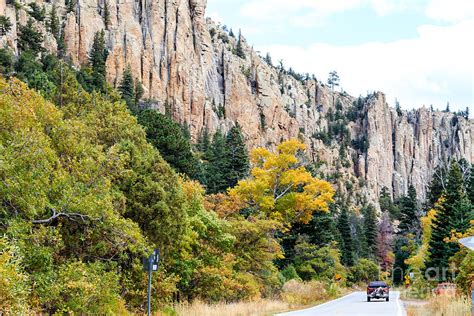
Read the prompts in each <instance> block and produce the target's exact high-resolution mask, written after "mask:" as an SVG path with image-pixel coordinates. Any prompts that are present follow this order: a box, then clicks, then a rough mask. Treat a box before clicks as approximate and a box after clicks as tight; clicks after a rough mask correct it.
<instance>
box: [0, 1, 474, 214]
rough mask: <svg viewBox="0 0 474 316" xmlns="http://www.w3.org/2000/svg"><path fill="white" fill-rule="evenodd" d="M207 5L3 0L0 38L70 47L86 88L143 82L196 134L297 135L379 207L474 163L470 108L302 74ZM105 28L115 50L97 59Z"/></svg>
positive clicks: (324, 168)
mask: <svg viewBox="0 0 474 316" xmlns="http://www.w3.org/2000/svg"><path fill="white" fill-rule="evenodd" d="M205 12H206V1H204V0H191V1H185V0H183V1H181V0H180V1H170V0H155V1H144V0H139V1H125V2H116V1H109V0H99V1H97V0H81V1H75V0H74V1H62V0H51V1H43V0H38V1H31V0H16V1H5V0H4V1H0V15H1V16H3V17H4V23H3V24H4V27H3V29H2V30H3V31H2V32H1V33H0V43H1V44H2V47H8V49H10V50H11V51H12V53H13V54H14V55H15V56H18V55H19V53H21V51H23V50H24V49H25V46H27V45H30V44H31V45H33V46H35V49H42V50H45V51H47V52H49V53H52V54H55V55H59V56H61V57H62V58H64V59H65V60H67V61H68V62H70V63H71V64H72V65H73V66H74V67H75V69H82V71H81V72H82V74H81V79H80V82H81V83H82V84H84V85H86V86H90V85H91V84H92V83H94V84H99V85H100V83H101V82H108V83H109V84H111V85H112V86H114V87H115V88H119V87H120V83H121V82H122V78H124V77H127V76H128V77H129V78H132V79H133V80H134V81H138V82H140V83H141V85H140V91H138V92H140V93H138V97H139V99H141V102H142V103H146V104H148V105H149V106H150V107H152V108H154V109H158V110H159V111H160V112H161V113H164V114H165V113H166V114H167V115H168V116H169V117H171V118H172V119H173V120H174V121H175V122H178V123H179V124H180V125H183V126H184V125H186V126H187V130H188V131H189V134H190V135H191V139H192V140H193V142H196V141H197V140H198V138H200V137H202V136H203V134H204V133H206V132H207V133H209V134H210V136H212V135H213V134H214V133H215V132H216V131H217V130H221V132H222V133H224V134H225V133H227V132H228V131H229V130H230V129H231V128H232V127H233V126H234V125H236V123H238V124H239V125H240V126H241V129H242V135H243V139H244V141H245V143H246V146H247V148H248V149H249V150H250V149H252V148H255V147H260V146H262V147H265V148H269V149H272V150H274V149H275V148H276V146H277V145H278V144H279V143H280V142H281V141H282V140H287V139H290V138H298V139H300V140H301V141H303V142H304V143H305V145H306V147H307V152H308V159H309V161H310V162H312V163H314V164H316V165H317V166H318V168H319V169H320V176H321V177H323V178H325V179H326V180H328V181H331V182H332V183H334V184H335V185H337V186H338V187H340V190H341V191H343V192H344V194H346V195H347V196H348V197H349V198H350V200H351V202H352V203H354V204H358V205H359V206H361V205H362V204H363V200H364V199H365V198H367V199H368V201H369V202H370V203H372V204H374V205H375V206H376V208H377V209H379V206H378V195H379V193H380V191H381V190H382V188H383V187H387V189H388V190H389V193H390V194H391V195H392V197H393V198H399V197H401V196H402V195H405V194H407V193H408V187H409V186H410V185H413V187H414V188H415V189H416V192H417V194H418V196H419V197H420V198H422V199H424V198H425V197H426V186H427V184H428V183H429V182H430V181H431V179H432V175H433V173H434V170H435V168H436V166H437V165H439V164H446V163H447V162H448V161H449V160H450V157H454V158H455V159H461V158H464V159H466V160H467V161H468V162H473V161H474V133H473V132H472V131H473V130H474V122H473V121H472V120H468V119H467V117H468V115H467V114H468V113H467V112H468V111H460V112H458V113H450V112H449V111H445V109H441V110H443V111H435V110H434V109H433V108H432V107H430V106H429V104H425V107H422V104H402V106H403V108H409V107H412V108H414V107H421V108H420V109H418V110H413V111H404V110H402V106H400V104H398V103H397V102H395V100H386V98H385V95H384V94H383V93H382V92H375V91H371V87H367V91H368V92H367V95H361V96H351V95H349V94H348V93H347V92H345V91H344V89H343V88H344V86H345V78H344V77H343V76H342V77H341V78H338V77H337V74H336V73H334V74H333V75H334V78H333V79H331V82H332V83H331V84H329V82H327V79H328V78H327V74H326V73H317V74H307V73H302V74H301V73H297V72H296V71H295V70H293V69H292V68H291V67H288V66H287V65H285V64H284V63H285V61H278V60H274V59H272V57H271V56H270V55H269V54H266V52H261V53H258V52H256V51H255V50H254V49H253V48H252V46H251V45H252V43H247V41H246V38H245V35H246V34H242V33H240V32H238V31H237V30H235V29H234V30H232V29H230V28H229V27H226V26H225V25H221V24H217V23H215V22H213V21H212V20H210V19H206V18H205ZM9 24H10V25H9ZM235 27H238V25H236V26H235ZM33 30H34V31H33ZM97 37H100V38H102V48H103V49H104V50H103V51H102V52H99V51H97V50H96V52H97V53H95V55H94V57H93V59H94V61H93V63H92V65H91V67H87V65H88V64H89V61H90V59H91V50H92V48H93V47H94V45H96V44H97ZM96 47H97V46H96ZM314 58H316V59H317V58H319V57H318V56H314ZM101 60H102V61H103V62H100V61H101ZM98 62H99V63H98ZM30 70H34V69H30ZM336 70H337V69H336ZM125 75H127V76H125ZM92 81H93V82H92ZM128 82H130V81H128ZM127 98H128V99H129V100H131V99H132V98H133V96H132V95H131V93H128V95H127ZM389 104H391V107H390V106H389ZM464 106H469V105H468V104H467V105H464ZM446 110H449V106H447V108H446Z"/></svg>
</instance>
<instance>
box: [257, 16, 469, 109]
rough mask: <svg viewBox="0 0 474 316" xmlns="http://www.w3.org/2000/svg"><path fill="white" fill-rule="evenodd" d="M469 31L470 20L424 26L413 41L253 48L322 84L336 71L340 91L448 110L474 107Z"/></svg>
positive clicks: (407, 106)
mask: <svg viewBox="0 0 474 316" xmlns="http://www.w3.org/2000/svg"><path fill="white" fill-rule="evenodd" d="M473 29H474V19H469V20H465V21H463V22H460V23H458V24H455V25H451V26H433V25H425V26H422V27H419V28H418V36H417V37H415V38H411V39H405V40H398V41H393V42H388V43H380V42H374V43H364V44H360V45H353V46H337V45H328V44H325V43H315V44H313V45H311V46H309V47H307V48H304V47H296V46H284V45H274V46H268V47H257V48H258V49H259V50H260V51H262V52H266V51H269V52H270V53H271V55H272V57H273V59H274V60H278V59H283V60H284V62H285V64H286V65H291V67H293V68H294V69H296V70H297V71H300V72H313V73H315V74H316V76H317V77H318V79H320V80H323V81H325V80H326V76H327V74H328V73H329V71H331V70H334V69H335V70H337V71H338V72H339V74H340V77H341V86H342V87H343V88H344V89H345V90H347V91H348V92H349V93H351V94H354V95H358V94H362V95H365V93H366V92H367V89H371V90H380V91H383V92H385V93H387V100H388V101H389V103H393V100H394V99H395V98H396V97H397V98H398V99H399V100H400V102H401V104H402V106H404V107H405V108H413V107H419V106H421V105H426V106H429V105H430V104H433V105H434V106H435V108H436V107H438V108H442V107H444V106H445V104H446V102H447V101H450V103H451V109H454V108H455V107H456V106H458V107H457V109H465V108H466V106H472V105H474V95H473V93H474V87H473V84H474V78H473V76H474V65H473V62H472V56H474V43H473V41H472V40H470V38H469V37H468V36H467V34H471V33H472V30H473Z"/></svg>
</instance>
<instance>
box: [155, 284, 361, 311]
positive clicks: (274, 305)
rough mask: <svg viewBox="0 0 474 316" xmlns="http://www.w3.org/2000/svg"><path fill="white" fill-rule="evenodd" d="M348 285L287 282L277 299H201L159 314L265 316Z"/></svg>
mask: <svg viewBox="0 0 474 316" xmlns="http://www.w3.org/2000/svg"><path fill="white" fill-rule="evenodd" d="M351 291H352V290H351V289H349V288H340V287H337V286H334V285H329V286H327V285H324V284H323V283H321V282H317V281H311V282H298V281H294V282H291V281H290V282H287V283H286V284H285V286H284V287H283V291H282V293H281V297H280V298H278V299H272V300H270V299H261V300H256V301H248V302H236V303H217V304H207V303H204V302H201V301H194V302H193V303H191V304H189V303H182V304H177V305H174V306H173V308H168V309H166V310H164V311H163V312H162V313H161V314H158V315H169V316H174V315H185V316H221V315H226V316H237V315H238V316H260V315H261V316H267V315H273V314H275V313H280V312H287V311H292V310H297V309H304V308H307V307H311V306H316V305H319V304H322V303H325V302H327V301H330V300H333V299H336V298H338V297H341V296H344V295H346V294H348V293H350V292H351Z"/></svg>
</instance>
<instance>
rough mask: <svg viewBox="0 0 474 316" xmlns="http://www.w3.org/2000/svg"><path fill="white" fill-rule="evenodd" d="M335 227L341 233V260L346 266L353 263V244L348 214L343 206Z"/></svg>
mask: <svg viewBox="0 0 474 316" xmlns="http://www.w3.org/2000/svg"><path fill="white" fill-rule="evenodd" d="M337 228H338V230H339V234H340V235H341V243H342V245H341V260H342V263H343V264H344V265H346V266H352V265H354V245H353V241H352V234H351V227H350V224H349V214H348V213H347V209H346V208H345V207H343V208H342V210H341V214H340V215H339V219H338V223H337Z"/></svg>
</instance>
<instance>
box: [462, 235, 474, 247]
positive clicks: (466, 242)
mask: <svg viewBox="0 0 474 316" xmlns="http://www.w3.org/2000/svg"><path fill="white" fill-rule="evenodd" d="M459 242H460V243H461V244H462V245H463V246H466V247H467V248H469V249H471V250H474V236H471V237H466V238H462V239H459Z"/></svg>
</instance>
